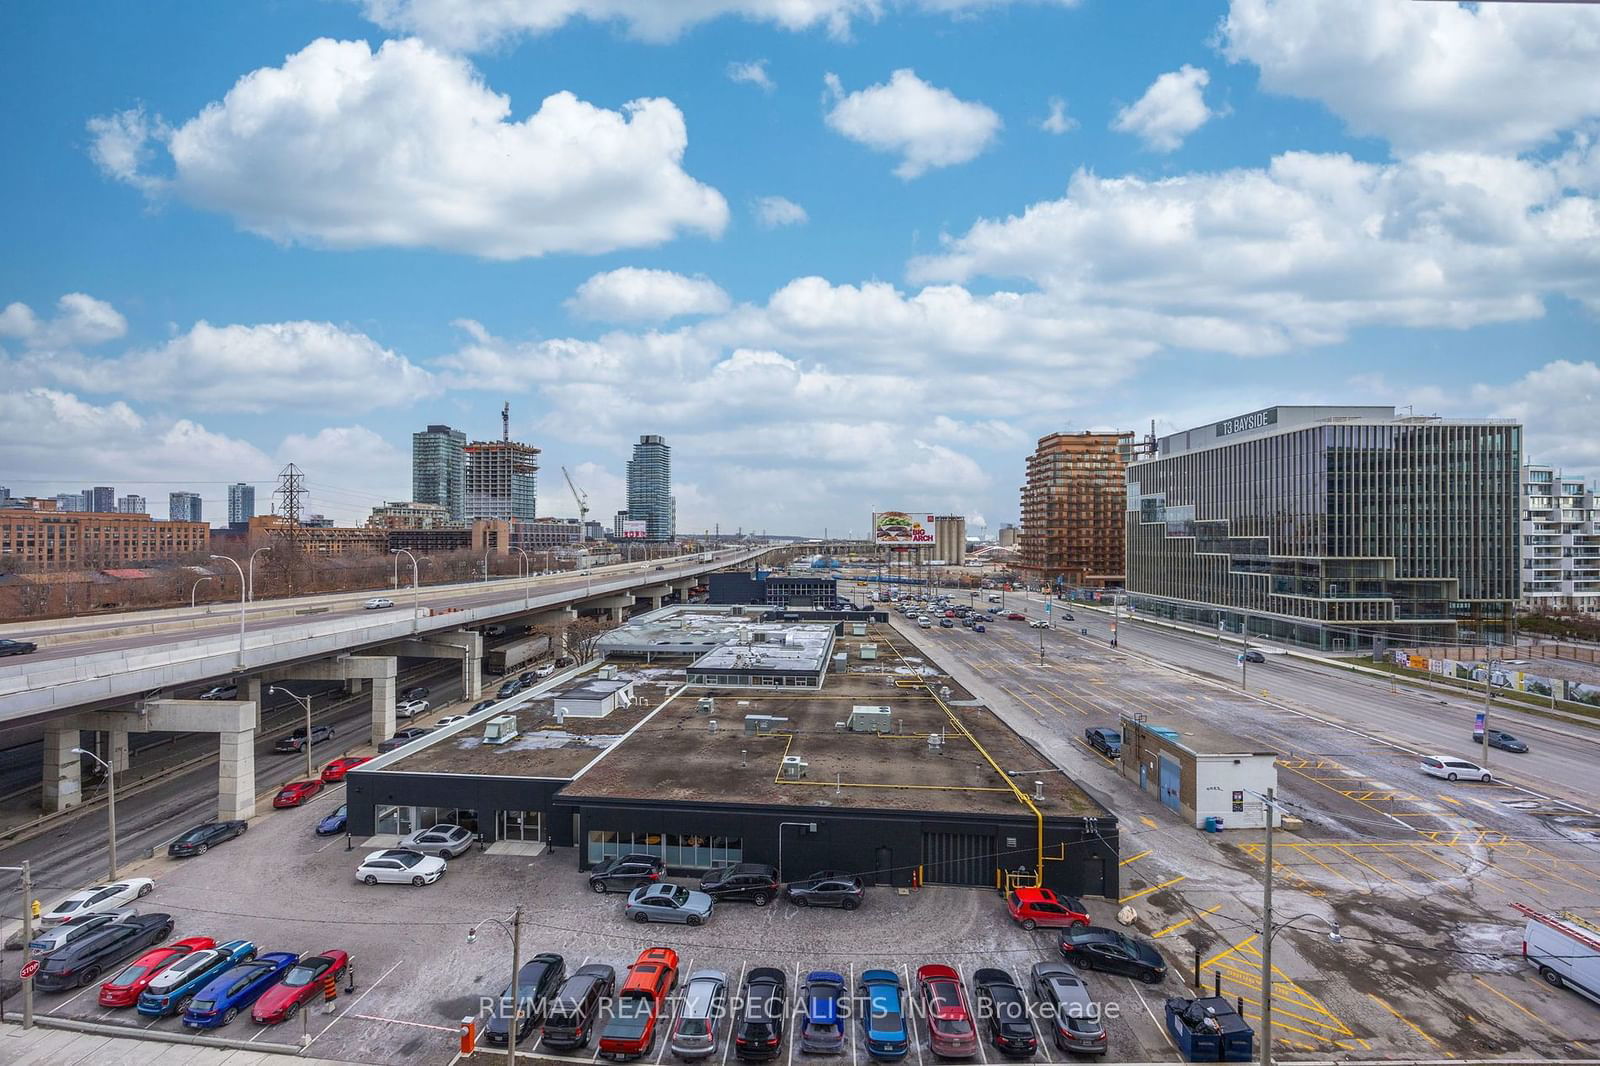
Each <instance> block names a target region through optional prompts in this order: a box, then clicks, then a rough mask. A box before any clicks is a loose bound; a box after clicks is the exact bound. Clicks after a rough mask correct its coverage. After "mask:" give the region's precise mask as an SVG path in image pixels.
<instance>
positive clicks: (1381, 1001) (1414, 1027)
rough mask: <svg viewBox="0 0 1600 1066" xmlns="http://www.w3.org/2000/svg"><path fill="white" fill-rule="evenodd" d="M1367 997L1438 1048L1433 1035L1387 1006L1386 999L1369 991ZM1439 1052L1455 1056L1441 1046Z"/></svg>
mask: <svg viewBox="0 0 1600 1066" xmlns="http://www.w3.org/2000/svg"><path fill="white" fill-rule="evenodd" d="M1367 998H1368V999H1370V1000H1372V1001H1373V1002H1374V1003H1376V1004H1377V1005H1378V1006H1380V1007H1382V1008H1383V1009H1384V1010H1386V1011H1388V1012H1389V1013H1390V1014H1392V1015H1394V1018H1395V1021H1398V1022H1400V1023H1402V1024H1403V1025H1405V1026H1406V1027H1407V1028H1409V1029H1410V1030H1411V1031H1412V1032H1414V1033H1416V1034H1417V1035H1418V1036H1420V1037H1422V1039H1424V1040H1426V1041H1427V1042H1428V1046H1429V1047H1433V1048H1439V1042H1438V1041H1437V1040H1435V1039H1434V1038H1433V1037H1431V1036H1429V1035H1428V1034H1427V1033H1426V1032H1424V1031H1423V1029H1422V1028H1421V1026H1419V1025H1417V1024H1416V1023H1415V1022H1413V1021H1412V1020H1411V1019H1410V1018H1407V1017H1406V1016H1405V1015H1403V1014H1401V1013H1400V1012H1399V1011H1397V1010H1395V1009H1394V1008H1393V1007H1391V1006H1389V1003H1388V1001H1387V1000H1384V999H1380V998H1379V997H1378V996H1375V995H1373V994H1372V993H1371V992H1368V993H1367ZM1439 1052H1440V1054H1443V1055H1448V1056H1449V1057H1451V1058H1455V1057H1456V1056H1455V1053H1454V1052H1450V1051H1445V1050H1444V1049H1443V1048H1439Z"/></svg>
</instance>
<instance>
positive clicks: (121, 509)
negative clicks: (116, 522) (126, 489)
mask: <svg viewBox="0 0 1600 1066" xmlns="http://www.w3.org/2000/svg"><path fill="white" fill-rule="evenodd" d="M117 513H118V514H149V513H150V507H149V505H148V504H147V503H145V499H144V497H143V496H140V495H138V494H137V493H132V492H130V493H128V494H127V495H126V496H124V497H122V498H121V499H119V500H118V501H117Z"/></svg>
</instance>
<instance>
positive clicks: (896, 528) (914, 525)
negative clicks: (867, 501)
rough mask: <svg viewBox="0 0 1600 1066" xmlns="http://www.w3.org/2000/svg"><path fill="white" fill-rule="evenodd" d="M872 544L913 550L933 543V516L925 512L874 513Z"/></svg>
mask: <svg viewBox="0 0 1600 1066" xmlns="http://www.w3.org/2000/svg"><path fill="white" fill-rule="evenodd" d="M872 543H874V544H888V545H891V546H894V547H900V548H915V547H920V546H921V545H924V544H932V543H933V515H931V514H928V513H926V512H923V513H920V514H918V513H908V512H906V511H874V512H873V513H872Z"/></svg>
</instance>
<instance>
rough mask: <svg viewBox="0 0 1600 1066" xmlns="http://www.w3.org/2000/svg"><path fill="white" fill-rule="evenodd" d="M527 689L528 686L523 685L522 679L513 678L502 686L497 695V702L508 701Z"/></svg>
mask: <svg viewBox="0 0 1600 1066" xmlns="http://www.w3.org/2000/svg"><path fill="white" fill-rule="evenodd" d="M526 687H527V686H526V685H524V684H523V679H522V678H520V677H513V678H512V679H511V680H510V681H507V682H506V683H505V684H503V685H501V686H500V691H498V692H496V693H495V700H496V702H498V701H500V700H508V699H510V698H511V697H512V696H515V695H516V694H517V693H519V692H521V691H522V690H523V689H524V688H526Z"/></svg>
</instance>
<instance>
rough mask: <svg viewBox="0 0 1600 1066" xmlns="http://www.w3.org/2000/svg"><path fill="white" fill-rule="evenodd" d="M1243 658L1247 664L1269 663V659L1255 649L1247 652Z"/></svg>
mask: <svg viewBox="0 0 1600 1066" xmlns="http://www.w3.org/2000/svg"><path fill="white" fill-rule="evenodd" d="M1243 658H1244V661H1245V662H1247V663H1264V662H1266V661H1267V657H1266V656H1265V655H1262V654H1261V653H1260V652H1258V651H1256V650H1255V649H1254V648H1251V649H1250V650H1249V651H1247V652H1245V653H1244V655H1243Z"/></svg>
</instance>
